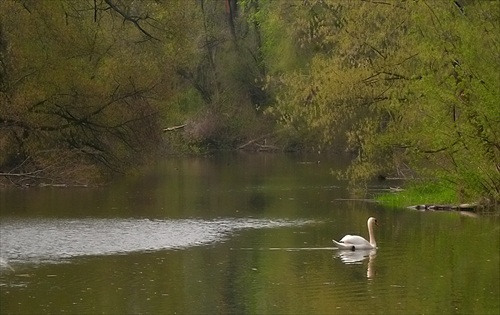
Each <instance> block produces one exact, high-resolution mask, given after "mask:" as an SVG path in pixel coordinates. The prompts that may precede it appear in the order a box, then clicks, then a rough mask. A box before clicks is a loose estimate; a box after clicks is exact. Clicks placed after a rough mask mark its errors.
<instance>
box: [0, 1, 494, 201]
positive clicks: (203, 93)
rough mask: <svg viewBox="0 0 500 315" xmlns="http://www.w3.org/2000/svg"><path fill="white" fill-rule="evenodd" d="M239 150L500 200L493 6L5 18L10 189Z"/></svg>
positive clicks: (48, 5)
mask: <svg viewBox="0 0 500 315" xmlns="http://www.w3.org/2000/svg"><path fill="white" fill-rule="evenodd" d="M237 149H246V150H278V151H314V152H317V151H321V152H346V153H348V154H351V155H352V164H351V167H350V168H349V169H348V171H347V172H346V173H345V174H343V175H344V176H347V177H348V178H349V179H350V180H351V181H352V182H353V183H362V182H363V181H366V180H368V179H371V178H374V177H376V176H378V175H380V174H384V176H393V177H403V178H426V179H429V178H432V179H436V180H437V181H438V182H440V183H446V185H449V186H450V187H452V188H453V190H454V192H455V195H456V197H455V198H456V200H458V201H470V200H474V201H478V200H480V201H483V202H489V203H491V202H493V203H495V202H499V201H500V1H487V0H457V1H451V0H364V1H363V0H357V1H343V0H282V1H272V0H186V1H172V0H79V1H74V0H3V1H1V2H0V178H2V183H3V184H14V185H20V186H23V185H28V184H29V185H33V184H35V183H41V182H44V183H50V184H54V185H58V184H64V185H89V184H96V183H101V182H104V181H107V180H109V178H110V177H112V176H113V174H117V173H124V172H128V171H130V170H131V169H133V168H134V167H135V166H136V165H141V164H144V163H147V162H148V161H151V160H152V159H155V158H157V157H158V155H163V154H178V153H183V154H186V153H189V154H193V153H194V154H201V153H206V152H212V151H214V150H237Z"/></svg>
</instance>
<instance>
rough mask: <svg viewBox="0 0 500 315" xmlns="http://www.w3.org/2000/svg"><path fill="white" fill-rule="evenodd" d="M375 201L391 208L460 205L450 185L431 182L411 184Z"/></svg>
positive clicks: (382, 195) (376, 198)
mask: <svg viewBox="0 0 500 315" xmlns="http://www.w3.org/2000/svg"><path fill="white" fill-rule="evenodd" d="M375 200H377V201H378V202H380V203H381V204H383V205H385V206H389V207H392V208H406V207H409V206H414V205H424V204H426V205H438V204H459V203H461V202H460V200H459V198H458V195H457V192H456V190H455V188H454V187H452V185H450V184H448V183H443V182H433V181H431V182H425V183H424V182H413V183H411V184H409V185H407V186H406V187H404V189H403V190H401V191H393V192H386V193H381V194H379V195H377V196H375Z"/></svg>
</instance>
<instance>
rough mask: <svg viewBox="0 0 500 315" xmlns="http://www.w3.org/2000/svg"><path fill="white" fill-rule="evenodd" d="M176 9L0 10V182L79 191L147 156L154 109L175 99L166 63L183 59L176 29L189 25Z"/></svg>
mask: <svg viewBox="0 0 500 315" xmlns="http://www.w3.org/2000/svg"><path fill="white" fill-rule="evenodd" d="M183 9H184V7H183V6H181V4H173V5H170V6H166V5H164V4H162V3H159V2H130V3H129V4H128V5H127V6H125V5H124V4H123V3H122V2H120V1H114V0H101V1H94V0H88V1H65V0H60V1H24V2H20V1H10V0H8V1H2V2H1V3H0V11H1V12H9V14H2V16H1V20H0V30H1V32H0V42H1V47H0V53H1V55H0V58H1V60H0V61H1V62H0V64H1V72H0V73H1V77H0V81H1V84H0V86H1V91H0V102H1V104H0V148H1V150H0V152H1V153H0V167H1V169H0V170H1V173H2V175H3V176H4V177H5V178H9V179H11V180H13V181H16V182H18V183H24V182H29V181H45V182H50V183H73V184H75V183H87V182H88V181H92V180H94V179H95V178H99V177H101V176H102V175H103V174H106V173H109V172H115V171H120V172H121V171H124V170H126V169H127V168H128V167H129V166H131V165H133V164H135V163H137V162H138V161H139V160H140V159H141V158H143V157H144V156H145V155H146V154H145V152H148V151H149V152H151V151H153V150H154V148H155V147H156V146H157V145H158V143H159V140H160V130H161V128H160V126H158V119H159V114H160V113H161V112H162V104H163V105H164V104H165V102H166V101H167V100H168V99H169V97H170V94H173V93H174V92H175V91H173V90H172V85H174V83H175V80H173V79H172V77H173V74H174V71H175V69H174V68H173V67H170V66H169V60H174V59H176V60H178V59H179V58H180V57H179V56H183V55H184V54H183V53H182V47H183V46H182V45H180V44H181V43H182V41H183V39H182V35H183V34H184V32H183V29H184V28H183V27H181V26H183V23H186V22H187V21H188V20H190V18H191V17H190V16H189V15H188V14H186V13H185V12H184V11H182V10H183ZM174 35H175V36H174ZM173 43H175V44H178V45H173ZM174 46H177V47H175V48H174ZM159 99H160V100H161V101H158V100H159Z"/></svg>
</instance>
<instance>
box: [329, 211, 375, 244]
mask: <svg viewBox="0 0 500 315" xmlns="http://www.w3.org/2000/svg"><path fill="white" fill-rule="evenodd" d="M366 224H367V225H368V234H369V235H370V241H367V240H366V239H365V238H363V237H361V236H359V235H346V236H344V237H343V238H342V239H341V240H340V241H339V242H337V241H336V240H333V242H334V243H335V245H337V247H338V248H339V249H350V250H356V249H374V248H377V242H376V241H375V235H374V234H373V225H374V224H377V219H375V218H373V217H370V218H369V219H368V221H367V222H366Z"/></svg>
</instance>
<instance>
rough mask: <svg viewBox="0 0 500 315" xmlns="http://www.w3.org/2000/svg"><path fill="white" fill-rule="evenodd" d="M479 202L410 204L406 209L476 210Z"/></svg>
mask: <svg viewBox="0 0 500 315" xmlns="http://www.w3.org/2000/svg"><path fill="white" fill-rule="evenodd" d="M478 208H479V204H477V203H463V204H460V205H416V206H410V207H408V209H413V210H420V211H473V212H475V211H477V209H478Z"/></svg>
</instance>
